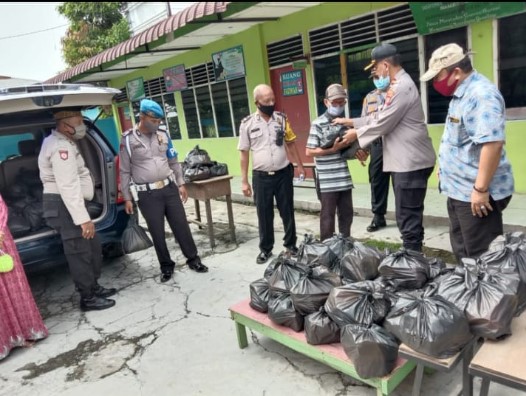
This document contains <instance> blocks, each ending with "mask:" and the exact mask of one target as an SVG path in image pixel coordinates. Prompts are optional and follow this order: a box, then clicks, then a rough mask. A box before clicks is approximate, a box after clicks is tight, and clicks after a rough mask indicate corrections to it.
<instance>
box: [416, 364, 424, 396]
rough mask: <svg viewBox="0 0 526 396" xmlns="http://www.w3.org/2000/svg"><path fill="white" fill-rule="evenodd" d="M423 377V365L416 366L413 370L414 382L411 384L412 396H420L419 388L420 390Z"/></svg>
mask: <svg viewBox="0 0 526 396" xmlns="http://www.w3.org/2000/svg"><path fill="white" fill-rule="evenodd" d="M423 377H424V365H423V364H420V363H419V364H417V365H416V370H415V382H413V396H420V388H422V378H423Z"/></svg>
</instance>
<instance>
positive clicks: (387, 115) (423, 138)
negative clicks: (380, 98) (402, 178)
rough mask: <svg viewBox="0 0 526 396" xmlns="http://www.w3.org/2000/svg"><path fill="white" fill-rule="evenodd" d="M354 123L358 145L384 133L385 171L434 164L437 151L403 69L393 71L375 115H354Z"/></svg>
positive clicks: (413, 169)
mask: <svg viewBox="0 0 526 396" xmlns="http://www.w3.org/2000/svg"><path fill="white" fill-rule="evenodd" d="M353 124H354V127H355V128H356V130H357V134H358V142H359V143H360V146H361V147H367V146H368V145H370V144H371V143H372V142H373V141H374V140H375V139H377V138H378V137H380V136H381V137H383V161H384V168H383V170H384V172H410V171H415V170H419V169H425V168H431V167H434V166H435V161H436V154H435V150H434V148H433V144H432V142H431V138H430V137H429V133H428V130H427V125H426V122H425V116H424V110H423V109H422V103H421V101H420V95H419V93H418V90H417V88H416V85H415V83H414V82H413V80H412V79H411V77H410V76H409V74H407V73H406V72H405V70H403V69H402V70H400V71H399V72H398V73H396V76H395V78H394V80H393V81H391V85H390V87H389V89H388V90H387V93H386V94H385V102H384V104H383V105H382V106H381V107H380V109H379V111H378V116H377V118H376V119H374V118H372V117H365V118H355V119H353Z"/></svg>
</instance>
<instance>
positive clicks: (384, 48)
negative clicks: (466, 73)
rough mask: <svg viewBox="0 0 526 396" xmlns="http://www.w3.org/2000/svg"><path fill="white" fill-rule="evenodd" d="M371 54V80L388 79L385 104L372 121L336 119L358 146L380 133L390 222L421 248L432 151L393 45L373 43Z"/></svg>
mask: <svg viewBox="0 0 526 396" xmlns="http://www.w3.org/2000/svg"><path fill="white" fill-rule="evenodd" d="M371 58H372V61H371V63H370V64H369V65H368V66H367V67H366V68H365V69H366V70H369V69H370V68H373V70H372V72H373V73H374V75H375V77H376V78H378V79H380V80H385V81H388V83H389V88H388V89H387V93H386V94H385V102H384V104H383V106H382V108H381V109H380V111H379V112H378V117H377V118H376V120H374V121H372V122H371V120H370V118H369V117H362V118H355V119H352V120H350V122H347V121H348V120H347V121H345V120H344V121H342V123H344V124H345V125H347V126H350V127H354V129H350V130H348V132H347V134H346V135H345V137H344V140H349V141H354V140H356V139H358V142H359V144H360V147H367V146H369V145H370V144H371V143H372V142H373V141H375V140H376V139H378V138H379V137H382V139H383V162H384V165H383V170H384V172H391V177H392V180H393V190H394V195H395V208H396V223H397V225H398V229H399V230H400V233H401V234H402V241H403V246H404V248H406V249H411V250H415V251H421V250H422V242H423V240H424V227H423V224H422V223H423V219H424V199H425V196H426V192H427V181H428V179H429V176H430V175H431V173H432V172H433V168H434V166H435V161H436V154H435V150H434V149H433V145H432V143H431V138H430V137H429V133H428V130H427V125H426V122H425V116H424V110H423V109H422V102H421V101H420V95H419V93H418V89H417V88H416V85H415V83H414V82H413V80H412V79H411V77H410V76H409V74H407V73H406V71H405V70H404V69H403V68H402V65H401V59H400V55H399V54H398V51H397V48H396V47H395V46H394V45H392V44H381V45H378V46H376V47H374V48H373V50H372V52H371ZM335 121H337V120H335Z"/></svg>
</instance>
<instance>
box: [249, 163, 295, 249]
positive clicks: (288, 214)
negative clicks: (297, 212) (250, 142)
mask: <svg viewBox="0 0 526 396" xmlns="http://www.w3.org/2000/svg"><path fill="white" fill-rule="evenodd" d="M293 177H294V167H293V166H292V164H289V165H288V166H287V167H285V168H283V169H281V170H279V171H276V172H275V173H274V174H268V172H260V171H256V170H253V171H252V188H253V189H254V203H255V204H256V210H257V215H258V225H259V249H260V250H261V251H263V252H271V251H272V249H273V248H274V198H275V199H276V206H277V207H278V212H279V215H280V217H281V220H282V221H283V228H284V231H285V236H284V238H283V246H284V247H286V248H292V247H294V246H296V240H297V237H296V221H295V219H294V188H293V185H292V179H293Z"/></svg>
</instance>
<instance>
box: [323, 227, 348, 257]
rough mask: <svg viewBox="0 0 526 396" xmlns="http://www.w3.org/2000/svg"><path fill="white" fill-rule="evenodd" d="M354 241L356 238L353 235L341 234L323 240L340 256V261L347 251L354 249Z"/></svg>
mask: <svg viewBox="0 0 526 396" xmlns="http://www.w3.org/2000/svg"><path fill="white" fill-rule="evenodd" d="M354 242H355V241H354V239H352V238H351V237H344V236H343V235H341V234H338V235H333V236H332V237H330V238H327V239H326V240H324V241H323V243H324V244H325V245H327V246H328V247H329V249H331V250H332V251H333V252H334V254H335V255H336V257H338V261H340V260H341V259H342V258H343V256H345V255H346V254H347V252H349V251H350V250H352V249H354Z"/></svg>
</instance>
